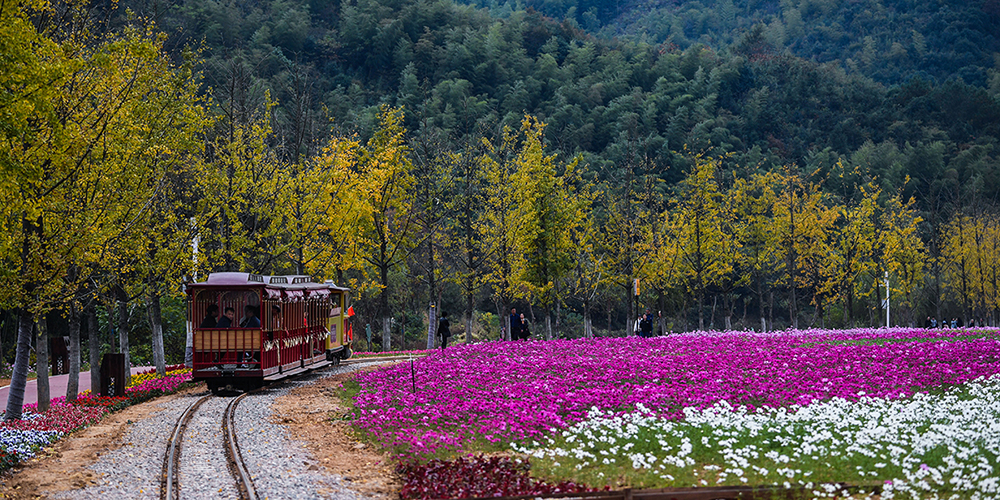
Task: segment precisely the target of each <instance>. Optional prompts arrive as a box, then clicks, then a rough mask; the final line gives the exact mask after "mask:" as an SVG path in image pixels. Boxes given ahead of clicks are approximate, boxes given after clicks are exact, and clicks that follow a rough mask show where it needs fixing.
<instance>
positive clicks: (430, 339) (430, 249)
mask: <svg viewBox="0 0 1000 500" xmlns="http://www.w3.org/2000/svg"><path fill="white" fill-rule="evenodd" d="M434 264H435V262H434V237H433V236H431V237H429V238H427V267H428V269H430V272H429V273H428V277H427V284H428V288H429V289H430V299H431V303H430V311H431V312H432V313H433V312H434V311H435V309H437V308H436V307H434V306H435V304H436V305H437V307H441V304H440V303H438V301H436V299H437V276H436V275H435V274H436V272H435V268H434ZM432 315H433V316H434V317H433V318H431V317H430V315H429V316H428V320H427V349H433V348H434V337H436V336H437V335H436V334H437V321H436V320H437V315H436V314H432ZM452 316H454V315H452ZM404 341H405V337H404Z"/></svg>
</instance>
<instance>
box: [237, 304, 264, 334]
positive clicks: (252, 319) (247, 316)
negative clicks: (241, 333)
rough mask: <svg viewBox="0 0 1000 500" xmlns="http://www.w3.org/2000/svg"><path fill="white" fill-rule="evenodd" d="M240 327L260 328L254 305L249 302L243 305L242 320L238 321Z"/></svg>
mask: <svg viewBox="0 0 1000 500" xmlns="http://www.w3.org/2000/svg"><path fill="white" fill-rule="evenodd" d="M240 328H260V320H259V319H257V308H256V307H254V306H252V305H249V304H247V305H246V306H244V307H243V320H242V321H240Z"/></svg>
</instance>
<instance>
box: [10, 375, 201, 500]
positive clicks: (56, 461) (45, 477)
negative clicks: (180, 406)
mask: <svg viewBox="0 0 1000 500" xmlns="http://www.w3.org/2000/svg"><path fill="white" fill-rule="evenodd" d="M204 390H205V389H204V387H203V386H199V387H195V388H190V389H186V390H184V391H181V392H179V393H177V394H171V395H169V396H164V397H162V398H157V399H154V400H152V401H147V402H145V403H141V404H137V405H135V406H130V407H128V408H126V409H124V410H122V411H120V412H117V413H112V414H111V415H108V416H106V417H104V419H102V420H101V421H100V422H99V423H97V424H96V425H92V426H90V427H88V428H86V429H83V430H81V431H77V432H75V433H73V434H72V435H70V436H69V437H67V438H64V439H62V440H60V441H59V442H57V443H55V444H54V445H52V446H50V447H48V448H45V449H43V450H40V451H39V453H38V455H37V456H36V457H35V458H33V459H31V460H28V461H27V462H23V463H21V464H20V465H18V466H17V467H15V468H14V469H12V470H11V471H8V472H6V473H4V474H3V476H0V498H16V499H27V498H32V499H33V498H46V497H47V496H48V495H51V494H54V493H58V492H62V491H68V490H73V489H78V488H83V487H85V486H88V485H91V484H94V479H95V478H96V477H95V474H94V472H93V471H91V470H89V469H88V466H89V465H90V464H92V463H94V462H95V461H96V460H97V458H98V457H99V456H100V455H101V453H105V452H107V451H108V450H113V449H116V448H118V447H120V446H121V445H122V444H124V443H123V442H122V436H124V435H125V431H126V429H127V428H128V426H130V425H132V423H133V422H137V421H139V420H142V419H145V418H147V417H149V416H150V415H152V414H154V413H156V412H159V411H162V409H161V408H157V405H158V404H160V403H164V402H167V401H171V400H173V399H176V398H177V397H179V395H180V394H186V393H188V392H202V391H204Z"/></svg>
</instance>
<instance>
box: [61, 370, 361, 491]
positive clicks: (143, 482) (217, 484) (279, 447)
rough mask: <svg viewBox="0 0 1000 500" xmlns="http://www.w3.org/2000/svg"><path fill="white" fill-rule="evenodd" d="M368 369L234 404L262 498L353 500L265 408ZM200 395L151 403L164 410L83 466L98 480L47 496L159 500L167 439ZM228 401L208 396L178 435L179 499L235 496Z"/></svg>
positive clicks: (309, 378)
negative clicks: (226, 432)
mask: <svg viewBox="0 0 1000 500" xmlns="http://www.w3.org/2000/svg"><path fill="white" fill-rule="evenodd" d="M371 364H372V363H365V364H358V365H347V366H334V367H328V368H325V369H322V370H320V371H318V372H314V373H312V374H309V375H306V376H304V377H302V378H300V379H297V380H295V381H291V382H283V383H279V384H276V385H274V386H272V387H270V388H267V389H264V390H263V391H260V392H257V393H254V394H251V395H249V396H247V397H246V398H244V399H243V401H241V402H240V405H239V407H238V408H237V410H236V417H235V420H236V422H235V426H236V433H237V441H238V443H239V445H240V449H241V450H242V453H243V461H244V463H245V464H246V466H247V470H248V471H249V472H250V475H251V476H252V477H253V481H254V486H255V487H256V488H257V494H258V495H259V496H260V497H261V498H267V499H269V500H282V499H315V498H327V499H335V500H355V499H358V498H360V497H359V496H358V495H357V494H356V493H355V492H353V491H351V490H350V489H348V487H347V486H346V484H347V483H346V482H345V481H344V480H343V479H342V478H341V477H339V476H336V475H332V474H329V473H327V472H323V471H322V470H321V469H320V467H319V464H318V463H316V462H315V461H314V460H312V459H311V458H310V457H309V454H308V452H307V450H306V449H305V448H304V447H303V446H302V445H301V443H298V442H296V441H294V438H293V437H292V436H289V435H288V432H287V430H286V428H285V427H284V426H282V425H278V424H274V423H272V422H271V420H272V417H273V411H272V410H271V406H272V405H273V404H274V402H275V399H277V398H279V397H281V396H284V395H286V394H288V392H289V391H291V390H292V389H294V388H296V387H299V386H301V385H305V384H309V383H312V382H313V381H315V380H318V379H319V378H322V377H328V376H332V375H336V374H340V373H346V372H351V371H354V370H357V369H359V368H363V367H365V366H369V365H371ZM204 395H205V393H195V394H189V395H186V396H181V397H178V398H176V399H174V400H173V401H170V402H164V403H160V404H158V405H157V406H158V407H160V408H163V411H161V412H159V413H157V414H155V415H153V416H151V417H150V418H147V419H145V420H142V421H138V422H135V423H134V424H133V425H132V426H131V427H130V428H129V430H128V431H127V432H126V434H125V437H124V442H125V444H124V445H123V446H122V447H121V448H119V449H117V450H113V451H109V452H107V453H104V454H102V455H101V456H100V459H99V460H98V461H97V462H96V463H94V464H93V465H92V466H91V467H90V469H91V470H93V471H94V472H96V473H97V475H98V476H100V478H99V479H98V480H97V484H95V485H92V486H89V487H87V488H84V489H80V490H74V491H69V492H64V493H61V494H58V495H56V496H54V497H53V498H65V499H74V500H76V499H95V500H108V499H116V498H129V499H158V498H159V497H160V477H161V475H162V472H163V455H164V453H165V452H166V446H167V438H168V437H169V434H170V432H171V431H172V430H173V428H174V425H175V424H176V422H177V419H178V418H180V415H181V413H183V412H184V410H185V409H187V407H188V406H190V405H191V403H193V402H195V401H196V400H197V399H198V398H200V397H202V396H204ZM230 400H231V399H230V398H211V399H209V400H208V401H206V402H205V403H204V404H202V405H201V407H200V408H198V410H197V412H196V413H195V415H194V418H193V419H192V421H191V423H190V425H189V426H188V428H187V431H186V432H185V437H184V443H183V445H182V448H181V467H180V474H181V475H180V491H181V497H182V498H199V499H200V498H238V494H237V492H236V485H235V482H234V481H233V479H232V476H231V474H230V472H229V469H228V468H227V466H226V460H225V456H224V451H223V447H222V446H223V435H222V414H223V412H224V411H225V407H226V405H227V404H229V401H230ZM154 404H155V403H154ZM196 457H197V458H196Z"/></svg>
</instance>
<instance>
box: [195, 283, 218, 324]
mask: <svg viewBox="0 0 1000 500" xmlns="http://www.w3.org/2000/svg"><path fill="white" fill-rule="evenodd" d="M217 300H218V292H215V291H214V290H201V291H199V292H198V293H197V294H195V296H194V300H193V301H192V303H191V321H192V323H194V324H195V325H198V328H214V327H215V324H216V323H217V322H218V320H219V316H220V313H219V309H218V308H217V307H213V306H216V302H217ZM203 325H204V326H203Z"/></svg>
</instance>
